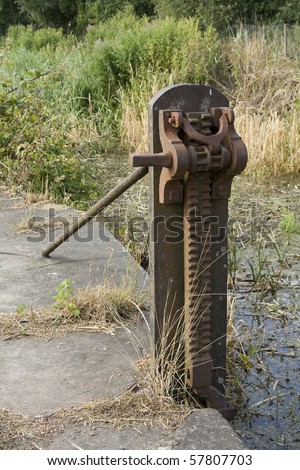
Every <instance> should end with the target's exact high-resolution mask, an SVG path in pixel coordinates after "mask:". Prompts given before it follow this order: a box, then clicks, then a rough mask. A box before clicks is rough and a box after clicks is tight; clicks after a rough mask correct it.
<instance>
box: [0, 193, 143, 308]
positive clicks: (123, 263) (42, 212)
mask: <svg viewBox="0 0 300 470" xmlns="http://www.w3.org/2000/svg"><path fill="white" fill-rule="evenodd" d="M0 202H1V199H0ZM0 207H1V206H0ZM49 211H52V212H50V216H51V214H52V217H63V218H65V219H66V218H68V217H70V215H72V214H73V215H75V214H76V212H75V211H70V209H55V210H54V209H53V208H51V206H45V207H44V208H38V209H32V208H31V209H26V208H13V207H10V204H9V200H7V199H4V198H3V199H2V210H0V285H1V294H0V313H5V312H15V310H16V308H17V306H18V305H20V304H24V305H26V307H41V306H47V305H50V304H51V303H53V296H54V295H55V294H56V287H57V285H58V284H59V283H60V282H62V280H63V279H65V278H68V279H70V280H71V281H74V282H75V288H85V287H87V286H88V285H91V284H95V283H99V282H101V281H102V280H103V279H104V278H109V279H114V280H115V281H116V282H117V281H118V279H120V277H121V276H124V275H125V274H126V272H131V275H132V272H135V273H136V275H137V276H139V279H140V283H143V282H144V280H145V277H146V276H145V273H143V272H142V270H141V269H139V267H138V266H137V264H136V263H135V261H134V260H133V259H132V258H131V256H130V255H129V254H128V252H127V251H126V250H125V248H124V247H123V246H122V245H121V244H120V243H119V242H118V241H117V240H116V239H115V238H114V237H113V236H112V235H111V233H110V232H109V231H108V230H106V229H105V228H104V226H103V224H101V223H99V222H90V223H89V224H87V225H86V226H85V227H82V228H81V229H80V230H79V232H78V233H77V234H75V235H74V236H72V237H71V238H70V239H69V240H68V241H66V242H65V243H64V244H63V245H61V246H60V247H59V248H58V249H57V250H56V251H55V252H53V254H52V255H51V257H50V258H43V257H42V256H41V252H42V249H43V248H44V247H45V246H46V245H47V242H49V241H53V239H54V237H56V236H57V235H58V234H59V233H61V230H62V229H59V230H55V231H50V232H49V231H48V230H45V231H43V232H42V233H38V232H35V233H29V234H28V233H17V232H18V224H20V223H21V222H22V221H27V220H28V219H30V218H32V217H35V219H37V220H39V221H42V220H47V218H48V217H49ZM23 223H24V222H23Z"/></svg>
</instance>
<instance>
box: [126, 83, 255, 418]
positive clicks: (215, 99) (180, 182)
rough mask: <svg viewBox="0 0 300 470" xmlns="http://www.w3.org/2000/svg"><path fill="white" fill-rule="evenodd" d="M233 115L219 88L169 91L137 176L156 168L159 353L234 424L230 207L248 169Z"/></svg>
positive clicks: (154, 108) (154, 281)
mask: <svg viewBox="0 0 300 470" xmlns="http://www.w3.org/2000/svg"><path fill="white" fill-rule="evenodd" d="M228 106H229V103H228V100H227V98H226V97H225V96H224V95H223V94H221V93H220V92H219V91H217V90H215V89H214V88H212V87H207V86H203V85H198V84H183V85H176V86H171V87H168V88H165V89H164V90H162V91H161V92H159V93H158V94H157V95H155V96H154V98H153V99H152V100H151V101H150V104H149V155H147V156H146V155H145V156H143V155H133V156H132V164H133V166H146V167H148V166H150V167H151V168H150V171H149V174H150V227H151V229H150V275H151V305H152V312H151V314H152V329H153V339H154V348H153V349H154V353H155V354H156V357H157V358H158V359H159V358H160V356H161V352H162V351H161V349H162V348H164V350H165V352H166V351H167V354H168V355H169V356H168V357H169V360H167V361H166V362H167V363H168V364H169V363H170V361H172V360H174V359H175V360H176V361H178V364H177V368H178V374H177V376H178V379H179V381H180V379H181V377H182V375H184V378H185V382H186V384H187V385H188V386H189V387H190V389H191V390H192V392H193V393H194V394H195V395H196V396H197V397H198V398H199V402H200V403H201V404H202V405H203V406H210V407H213V408H216V409H219V410H220V411H221V412H223V414H224V415H227V416H229V414H230V407H229V406H228V404H227V402H226V399H225V393H226V382H225V381H226V325H227V318H226V314H227V218H228V198H229V196H230V189H231V183H232V179H233V177H234V176H235V175H237V174H239V173H241V171H242V170H243V169H244V168H245V166H246V163H247V151H246V147H245V145H244V143H243V142H242V140H241V138H240V137H239V136H238V135H237V133H236V132H235V129H234V114H233V111H232V109H230V108H229V107H228ZM181 338H183V341H182V340H181ZM178 350H179V354H178ZM181 350H182V354H181V352H180V351H181ZM176 354H177V356H176ZM175 356H176V358H175ZM163 357H164V358H166V356H165V354H164V355H163ZM161 367H162V368H163V367H166V366H165V365H164V364H161Z"/></svg>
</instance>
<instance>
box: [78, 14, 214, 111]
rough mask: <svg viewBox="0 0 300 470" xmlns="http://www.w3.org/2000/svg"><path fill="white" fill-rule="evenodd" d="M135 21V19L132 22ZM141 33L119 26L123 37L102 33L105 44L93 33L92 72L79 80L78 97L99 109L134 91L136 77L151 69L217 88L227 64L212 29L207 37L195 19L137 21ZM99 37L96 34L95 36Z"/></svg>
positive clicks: (89, 69) (88, 67) (88, 66)
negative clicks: (129, 89)
mask: <svg viewBox="0 0 300 470" xmlns="http://www.w3.org/2000/svg"><path fill="white" fill-rule="evenodd" d="M131 21H132V19H131ZM134 24H135V27H134V28H133V27H131V28H130V29H127V27H126V26H125V24H123V25H122V26H119V34H118V37H116V38H115V37H110V36H108V37H107V35H106V32H105V31H104V30H103V31H102V33H101V34H102V36H101V34H100V32H101V26H99V27H98V30H97V31H98V34H99V39H100V38H101V42H99V40H98V41H95V42H93V41H94V40H95V36H94V37H93V40H91V37H92V36H91V35H92V33H91V32H90V33H88V36H87V37H88V41H89V45H91V44H93V47H90V48H89V49H88V52H87V60H86V67H85V69H84V70H82V72H81V73H80V74H79V76H78V77H77V82H76V85H75V87H76V90H77V94H78V96H82V97H84V98H85V99H86V98H88V97H89V96H90V97H91V98H92V101H93V102H95V103H97V101H99V100H100V101H101V97H103V96H105V97H110V96H114V95H115V93H116V92H117V90H118V89H119V88H120V87H124V88H126V87H130V81H131V80H132V77H138V76H139V75H140V74H141V73H142V71H144V70H145V69H147V70H152V71H153V72H157V71H159V72H160V73H165V74H169V75H170V74H172V76H173V77H174V81H175V82H196V83H197V82H212V81H213V80H214V78H215V77H216V75H217V71H218V68H219V67H220V66H221V64H222V54H221V53H220V51H221V45H220V41H219V39H218V35H217V33H216V31H215V30H214V29H212V28H209V29H207V30H206V31H205V32H203V33H201V32H200V31H199V28H198V22H197V20H195V19H192V18H190V19H182V20H179V21H176V20H174V19H172V18H169V19H166V20H160V21H156V22H148V21H147V22H146V21H145V20H138V19H136V20H135V23H134ZM91 31H93V30H91Z"/></svg>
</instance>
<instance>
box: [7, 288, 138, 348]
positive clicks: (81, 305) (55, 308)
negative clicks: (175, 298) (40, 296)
mask: <svg viewBox="0 0 300 470" xmlns="http://www.w3.org/2000/svg"><path fill="white" fill-rule="evenodd" d="M146 298H147V297H146V294H145V291H143V289H138V288H137V286H136V284H134V282H133V281H132V282H128V281H127V280H124V281H123V282H122V281H121V282H120V284H118V285H116V284H113V283H111V282H109V281H105V282H104V283H103V284H99V285H96V286H94V287H88V288H86V289H85V290H79V291H78V292H77V293H76V294H74V293H73V290H72V288H71V284H70V281H69V280H65V281H63V282H62V283H61V284H60V285H59V286H58V293H57V295H56V296H55V300H56V302H55V303H54V304H53V305H52V306H51V307H49V308H42V309H32V308H31V307H26V306H25V305H22V306H18V307H17V312H16V314H2V315H0V334H1V335H2V336H4V337H5V339H14V338H17V337H18V336H23V335H25V336H34V337H36V338H40V339H44V340H49V339H51V338H52V337H54V336H63V335H66V334H68V333H72V332H80V331H89V332H99V331H104V332H106V333H108V334H113V333H114V331H115V329H116V328H117V327H120V326H122V325H123V324H124V322H125V323H126V322H129V323H130V322H137V321H138V320H139V319H140V315H141V308H142V307H143V305H144V304H145V302H146Z"/></svg>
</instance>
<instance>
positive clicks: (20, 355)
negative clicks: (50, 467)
mask: <svg viewBox="0 0 300 470" xmlns="http://www.w3.org/2000/svg"><path fill="white" fill-rule="evenodd" d="M19 202H20V201H18V200H12V199H11V198H7V197H6V196H5V195H3V196H2V197H0V284H1V291H0V312H1V313H5V312H8V313H14V312H15V311H16V308H17V307H18V306H19V305H20V304H24V305H25V306H26V307H27V308H28V307H30V306H32V307H42V306H45V305H50V304H51V303H52V302H53V296H54V295H55V290H56V287H57V285H58V283H60V282H61V281H62V280H63V279H64V278H68V279H70V280H71V281H75V283H76V284H75V286H76V287H77V288H84V287H86V286H88V285H89V284H94V283H98V282H101V281H102V280H103V279H104V278H107V277H109V278H110V279H114V280H115V282H118V279H119V278H120V276H121V275H122V274H125V273H126V272H128V271H129V272H130V273H132V272H133V271H134V272H138V273H139V282H140V283H141V284H143V283H144V282H147V280H146V275H145V273H143V272H142V271H141V270H139V267H137V266H136V263H135V262H134V261H133V260H132V258H131V257H130V256H129V254H128V253H127V252H126V250H125V249H124V248H123V247H122V246H121V245H120V244H119V243H118V242H117V241H116V240H115V239H114V238H113V237H112V236H111V234H110V233H108V232H107V231H105V230H104V228H103V226H102V225H101V224H100V223H97V222H96V223H90V224H89V225H88V226H87V227H83V228H82V229H81V231H80V233H79V235H80V236H79V237H77V239H74V237H72V239H70V241H69V242H67V243H65V244H63V245H62V246H61V247H60V248H58V249H57V251H55V252H54V253H53V254H52V256H51V258H49V259H45V258H42V257H41V255H40V253H41V251H42V249H43V248H44V246H45V243H46V242H47V240H46V239H45V237H48V236H49V234H47V233H46V234H45V233H37V232H36V233H35V234H30V233H29V234H28V233H17V231H18V227H17V225H20V222H22V221H24V220H27V219H28V218H31V217H33V216H34V217H36V218H37V217H40V218H44V219H46V218H47V217H48V216H49V209H50V207H49V206H44V207H43V208H38V209H32V208H30V209H26V208H24V207H20V204H19ZM56 210H57V211H58V212H57V213H55V215H57V214H59V215H60V216H63V217H67V216H68V214H69V213H70V210H69V209H67V208H59V209H56ZM41 220H43V219H41ZM21 225H22V224H21ZM23 225H24V224H23ZM57 233H59V230H56V231H55V235H56V234H57ZM140 333H141V334H142V335H144V332H142V330H141V331H140ZM134 334H135V335H137V336H138V334H139V331H136V332H134ZM143 354H145V351H138V348H136V347H135V345H134V344H133V342H132V340H131V339H130V337H129V336H128V333H126V332H125V331H123V330H121V329H119V330H117V333H116V335H115V336H113V335H108V334H105V333H72V334H69V335H68V336H65V337H60V338H53V339H52V340H51V341H48V342H47V341H38V340H36V339H33V338H30V337H19V338H18V339H15V340H10V341H7V340H6V338H4V337H3V336H2V338H1V337H0V376H1V382H0V409H1V408H2V409H4V408H5V409H10V410H13V411H15V412H20V413H23V414H25V415H27V416H29V417H34V416H37V415H41V414H45V413H46V414H47V413H51V412H53V411H55V410H58V409H61V408H69V407H71V406H74V405H81V404H85V403H87V402H89V401H91V400H96V399H97V400H99V399H101V398H104V397H109V396H117V395H119V394H121V393H122V392H123V391H125V390H126V389H128V388H129V387H130V386H132V384H134V383H135V380H136V369H135V367H134V365H135V361H136V360H137V358H139V355H141V356H142V355H143ZM141 356H140V357H141ZM0 434H1V433H0ZM74 446H75V447H76V446H78V447H80V448H82V449H158V448H165V449H228V450H229V449H244V445H243V444H242V442H241V440H240V439H239V438H238V437H237V436H236V435H235V433H234V432H233V430H232V428H231V426H230V425H229V424H228V423H227V422H226V421H225V420H224V419H223V418H222V417H221V415H220V414H219V413H218V412H217V411H215V410H204V411H197V412H194V413H192V414H191V415H190V416H189V417H188V418H187V420H186V422H185V423H184V424H183V425H182V426H181V427H180V428H178V429H177V430H174V431H166V430H165V429H148V428H143V427H141V428H139V429H138V428H136V427H134V428H132V427H129V428H126V429H122V430H119V429H115V428H109V427H97V428H95V427H93V429H89V428H88V427H82V426H69V427H67V428H65V430H64V432H63V433H61V434H59V435H57V436H56V437H53V438H52V439H50V444H47V447H46V448H49V449H74ZM1 448H2V447H1V442H0V449H1Z"/></svg>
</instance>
